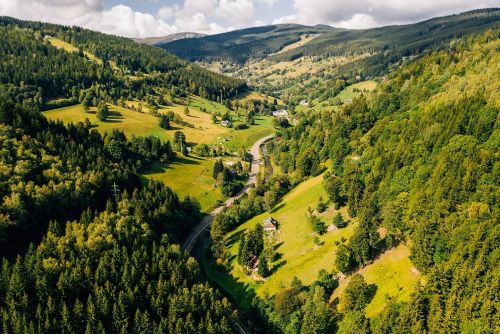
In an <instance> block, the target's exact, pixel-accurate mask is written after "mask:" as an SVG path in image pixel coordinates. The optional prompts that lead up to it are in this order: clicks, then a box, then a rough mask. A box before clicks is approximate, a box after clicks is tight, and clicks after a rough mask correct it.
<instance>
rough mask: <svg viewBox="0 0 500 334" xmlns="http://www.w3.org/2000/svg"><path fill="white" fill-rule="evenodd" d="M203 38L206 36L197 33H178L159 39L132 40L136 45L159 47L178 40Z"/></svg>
mask: <svg viewBox="0 0 500 334" xmlns="http://www.w3.org/2000/svg"><path fill="white" fill-rule="evenodd" d="M205 36H207V35H205V34H200V33H197V32H180V33H177V34H171V35H167V36H161V37H146V38H133V40H134V41H135V42H137V43H140V44H147V45H159V44H165V43H169V42H173V41H177V40H179V39H186V38H201V37H205Z"/></svg>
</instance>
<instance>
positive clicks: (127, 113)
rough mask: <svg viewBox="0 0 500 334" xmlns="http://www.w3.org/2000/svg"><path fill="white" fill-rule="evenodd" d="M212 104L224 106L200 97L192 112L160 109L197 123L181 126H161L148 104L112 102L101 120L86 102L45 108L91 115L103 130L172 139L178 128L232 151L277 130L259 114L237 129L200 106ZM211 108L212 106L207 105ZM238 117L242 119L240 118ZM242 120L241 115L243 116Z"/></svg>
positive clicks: (192, 139) (65, 116) (55, 116)
mask: <svg viewBox="0 0 500 334" xmlns="http://www.w3.org/2000/svg"><path fill="white" fill-rule="evenodd" d="M134 103H135V104H138V101H134V102H130V101H129V102H128V104H134ZM205 105H209V106H212V107H213V108H215V109H220V108H224V110H225V107H223V106H222V105H220V104H218V103H213V105H212V102H210V101H207V100H204V99H201V98H199V97H196V98H195V99H193V101H192V104H191V105H190V106H189V115H185V114H184V106H182V105H174V106H169V107H164V108H161V109H160V110H159V111H160V112H166V111H173V112H175V113H177V114H179V115H180V116H181V117H182V119H183V120H184V121H186V122H188V123H190V124H193V125H194V128H191V127H186V126H180V125H178V124H175V123H172V124H171V125H172V128H171V129H170V130H164V129H162V128H160V126H159V120H158V118H156V117H154V116H153V115H151V114H149V113H148V111H147V108H145V107H144V111H143V112H138V111H134V110H130V109H127V108H122V107H118V106H114V105H110V106H109V108H110V111H111V117H109V119H108V120H107V121H104V122H102V121H99V120H98V119H97V117H96V115H95V108H91V112H90V113H84V112H83V107H82V105H74V106H70V107H64V108H59V109H53V110H49V111H46V112H44V115H45V116H46V117H47V118H49V119H51V120H61V121H63V122H64V123H77V122H83V121H85V118H88V119H89V120H90V122H91V123H92V124H93V125H95V126H96V128H97V130H98V131H99V132H101V133H104V132H111V131H112V130H113V129H120V130H122V131H123V132H124V133H125V134H126V135H127V136H129V137H130V136H131V135H136V136H155V137H158V138H160V139H162V140H167V139H168V140H172V138H173V136H174V133H175V131H182V132H184V134H185V135H186V138H187V140H188V142H189V143H191V144H193V145H196V144H215V143H224V145H226V147H228V148H229V149H230V150H232V151H237V150H238V149H239V148H241V146H243V145H244V146H245V147H247V148H250V147H251V146H252V144H253V143H254V142H255V141H257V140H258V139H259V138H261V137H264V136H266V135H269V134H272V133H273V132H274V127H273V119H272V117H264V116H258V117H256V124H255V125H252V126H250V127H249V128H248V129H245V130H235V129H230V128H226V127H223V126H221V125H220V124H213V123H212V120H211V116H210V114H209V113H206V112H202V111H200V110H199V108H201V106H205ZM207 110H210V109H209V108H208V107H207ZM237 121H238V120H237ZM239 121H241V119H240V120H239Z"/></svg>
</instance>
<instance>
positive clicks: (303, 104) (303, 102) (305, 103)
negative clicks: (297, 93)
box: [299, 100, 309, 107]
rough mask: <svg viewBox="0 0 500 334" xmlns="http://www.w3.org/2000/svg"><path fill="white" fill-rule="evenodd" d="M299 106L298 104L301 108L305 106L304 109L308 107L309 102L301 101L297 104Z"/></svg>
mask: <svg viewBox="0 0 500 334" xmlns="http://www.w3.org/2000/svg"><path fill="white" fill-rule="evenodd" d="M299 104H300V105H301V106H306V107H307V106H308V105H309V102H307V101H306V100H301V101H300V102H299Z"/></svg>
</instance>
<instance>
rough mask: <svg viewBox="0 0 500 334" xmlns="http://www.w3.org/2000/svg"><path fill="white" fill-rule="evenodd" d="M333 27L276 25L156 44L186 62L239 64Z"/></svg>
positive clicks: (325, 31)
mask: <svg viewBox="0 0 500 334" xmlns="http://www.w3.org/2000/svg"><path fill="white" fill-rule="evenodd" d="M332 29H333V28H331V27H326V26H318V27H308V26H303V25H298V24H279V25H271V26H264V27H255V28H248V29H241V30H235V31H231V32H227V33H223V34H217V35H211V36H206V37H202V38H188V39H183V40H177V41H173V42H170V43H165V44H161V45H158V46H160V47H162V48H164V49H165V50H167V51H169V52H172V53H173V54H176V55H177V56H179V57H181V58H184V59H186V60H189V61H214V60H231V61H234V62H239V63H243V62H245V61H246V60H248V59H250V58H257V59H260V58H264V57H266V56H268V55H270V54H272V53H275V52H278V51H279V50H281V49H283V48H284V47H285V46H287V45H289V44H292V43H296V42H298V41H300V38H301V37H300V36H302V35H316V34H325V33H327V32H329V31H331V30H332Z"/></svg>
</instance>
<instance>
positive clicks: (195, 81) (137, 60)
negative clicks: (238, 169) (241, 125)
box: [0, 17, 247, 108]
mask: <svg viewBox="0 0 500 334" xmlns="http://www.w3.org/2000/svg"><path fill="white" fill-rule="evenodd" d="M47 37H57V38H58V39H60V40H62V41H65V42H68V43H70V44H71V45H73V46H74V47H76V48H78V50H79V51H78V52H66V51H65V50H63V49H58V48H56V47H54V46H52V45H51V44H50V43H48V42H47ZM0 43H1V44H0V46H1V47H0V58H1V61H0V84H3V87H2V90H7V91H9V92H10V93H11V95H12V96H13V98H14V99H16V100H17V101H24V103H25V104H27V105H33V106H35V107H37V108H44V107H45V106H46V104H47V103H48V102H49V100H50V99H54V98H64V99H80V101H81V100H82V99H83V97H82V95H84V94H85V92H86V90H87V89H88V88H90V87H91V86H92V85H101V86H102V87H103V88H102V95H103V96H105V97H107V98H108V99H110V100H113V99H114V100H118V99H119V98H120V97H122V96H131V97H140V98H142V97H144V96H145V95H146V94H147V93H148V92H150V90H151V89H152V87H155V86H162V87H167V88H170V87H172V86H176V87H178V88H180V89H181V90H185V91H187V92H190V93H193V94H196V95H199V96H202V97H206V98H208V99H213V100H217V99H219V101H220V100H221V99H227V98H232V97H234V96H235V95H236V94H237V93H238V92H239V93H241V92H244V91H245V90H246V89H247V87H246V84H245V83H244V82H243V81H241V80H238V79H231V78H227V77H225V76H222V75H219V74H214V73H212V72H209V71H206V70H204V69H201V68H199V67H197V66H194V65H191V64H189V63H187V62H185V61H183V60H180V59H179V58H177V57H175V56H173V55H171V54H169V53H168V52H165V51H163V50H161V49H159V48H155V47H151V46H147V45H138V44H137V43H135V42H133V41H132V40H130V39H127V38H122V37H116V36H111V35H106V34H102V33H98V32H95V31H91V30H86V29H82V28H79V27H64V26H60V25H52V24H47V23H37V22H26V21H20V20H16V19H12V18H8V17H0ZM84 52H88V53H90V54H92V55H94V56H95V57H96V58H97V61H92V60H90V59H89V58H88V56H86V55H85V54H84Z"/></svg>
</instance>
